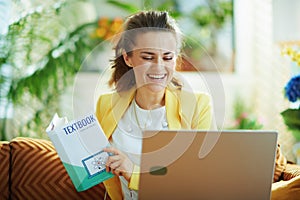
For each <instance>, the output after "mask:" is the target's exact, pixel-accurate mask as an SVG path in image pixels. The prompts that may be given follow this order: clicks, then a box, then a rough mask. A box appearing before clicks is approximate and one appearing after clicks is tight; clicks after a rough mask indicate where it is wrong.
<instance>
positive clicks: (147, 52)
mask: <svg viewBox="0 0 300 200" xmlns="http://www.w3.org/2000/svg"><path fill="white" fill-rule="evenodd" d="M140 53H141V54H149V55H155V53H153V52H150V51H141V52H140ZM169 54H173V52H171V51H168V52H165V53H163V55H169Z"/></svg>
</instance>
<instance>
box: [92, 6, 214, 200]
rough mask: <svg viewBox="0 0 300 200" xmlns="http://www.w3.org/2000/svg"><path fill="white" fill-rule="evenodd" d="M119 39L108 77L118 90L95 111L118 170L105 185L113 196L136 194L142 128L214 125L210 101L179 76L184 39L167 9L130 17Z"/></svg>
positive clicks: (111, 160) (109, 164)
mask: <svg viewBox="0 0 300 200" xmlns="http://www.w3.org/2000/svg"><path fill="white" fill-rule="evenodd" d="M118 38H119V40H118V41H117V44H116V47H115V57H114V59H113V60H112V68H113V74H112V77H111V79H110V85H111V86H112V87H114V88H115V89H116V90H115V91H114V92H112V93H108V94H103V95H101V96H100V97H99V99H98V102H97V110H96V115H97V118H98V120H99V122H100V124H101V127H102V129H103V131H104V133H105V134H106V136H107V137H108V139H109V140H110V143H111V144H112V147H111V148H107V149H105V151H107V152H110V153H112V154H113V155H112V156H110V157H109V158H108V162H107V171H111V172H112V173H113V174H115V175H116V176H115V177H114V178H112V179H110V180H108V181H105V182H104V184H105V186H106V188H107V191H108V193H109V196H110V197H111V198H112V199H123V198H125V199H137V198H138V196H137V195H138V193H137V192H138V183H139V172H140V168H139V166H140V156H141V148H142V139H143V131H144V130H145V129H148V130H149V129H151V130H167V129H176V130H178V129H205V130H207V129H210V128H211V127H213V126H212V124H214V123H213V120H212V106H211V101H210V97H209V96H208V95H207V94H204V93H197V94H194V93H192V92H191V91H188V90H187V88H186V86H185V85H184V84H183V82H184V80H180V79H179V78H177V77H175V75H176V73H175V68H176V66H177V65H178V64H179V61H180V59H178V58H180V49H181V42H182V40H181V33H180V31H179V28H178V27H177V24H176V22H175V21H174V19H173V18H171V17H170V16H169V15H168V13H167V12H160V11H144V12H139V13H136V14H134V15H132V16H130V17H129V18H128V19H127V21H126V22H125V24H124V32H122V33H121V34H120V35H119V37H118Z"/></svg>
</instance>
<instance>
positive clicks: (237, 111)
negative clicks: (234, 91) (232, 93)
mask: <svg viewBox="0 0 300 200" xmlns="http://www.w3.org/2000/svg"><path fill="white" fill-rule="evenodd" d="M233 117H234V125H233V126H231V127H230V129H248V130H249V129H261V128H263V124H262V123H261V122H260V121H259V120H258V119H257V118H256V117H255V116H254V115H253V114H252V113H251V111H250V110H249V108H247V107H246V105H245V103H244V101H243V100H242V99H241V98H240V97H237V98H236V100H235V102H234V115H233Z"/></svg>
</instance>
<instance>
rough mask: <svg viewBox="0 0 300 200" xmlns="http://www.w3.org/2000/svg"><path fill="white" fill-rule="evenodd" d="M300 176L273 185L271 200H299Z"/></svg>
mask: <svg viewBox="0 0 300 200" xmlns="http://www.w3.org/2000/svg"><path fill="white" fill-rule="evenodd" d="M299 197H300V176H296V177H294V178H292V179H290V180H288V181H279V182H276V183H273V184H272V198H271V200H299Z"/></svg>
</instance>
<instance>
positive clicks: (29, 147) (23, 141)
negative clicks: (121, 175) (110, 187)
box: [10, 137, 108, 199]
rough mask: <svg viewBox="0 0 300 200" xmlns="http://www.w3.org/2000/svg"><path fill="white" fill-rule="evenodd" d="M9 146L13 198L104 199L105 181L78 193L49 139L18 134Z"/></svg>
mask: <svg viewBox="0 0 300 200" xmlns="http://www.w3.org/2000/svg"><path fill="white" fill-rule="evenodd" d="M10 146H11V152H12V158H11V162H12V170H11V199H103V197H104V196H105V188H104V186H103V184H102V183H101V184H98V185H96V186H94V187H92V188H90V189H88V190H86V191H83V192H77V191H76V189H75V187H74V186H73V184H72V182H71V179H70V178H69V176H68V174H67V172H66V170H65V168H64V166H63V165H62V163H61V161H60V159H59V157H58V155H57V153H56V151H55V149H54V147H53V145H52V143H51V142H50V141H47V140H42V139H33V138H24V137H19V138H15V139H13V140H12V141H11V142H10ZM107 199H108V198H107Z"/></svg>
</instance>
